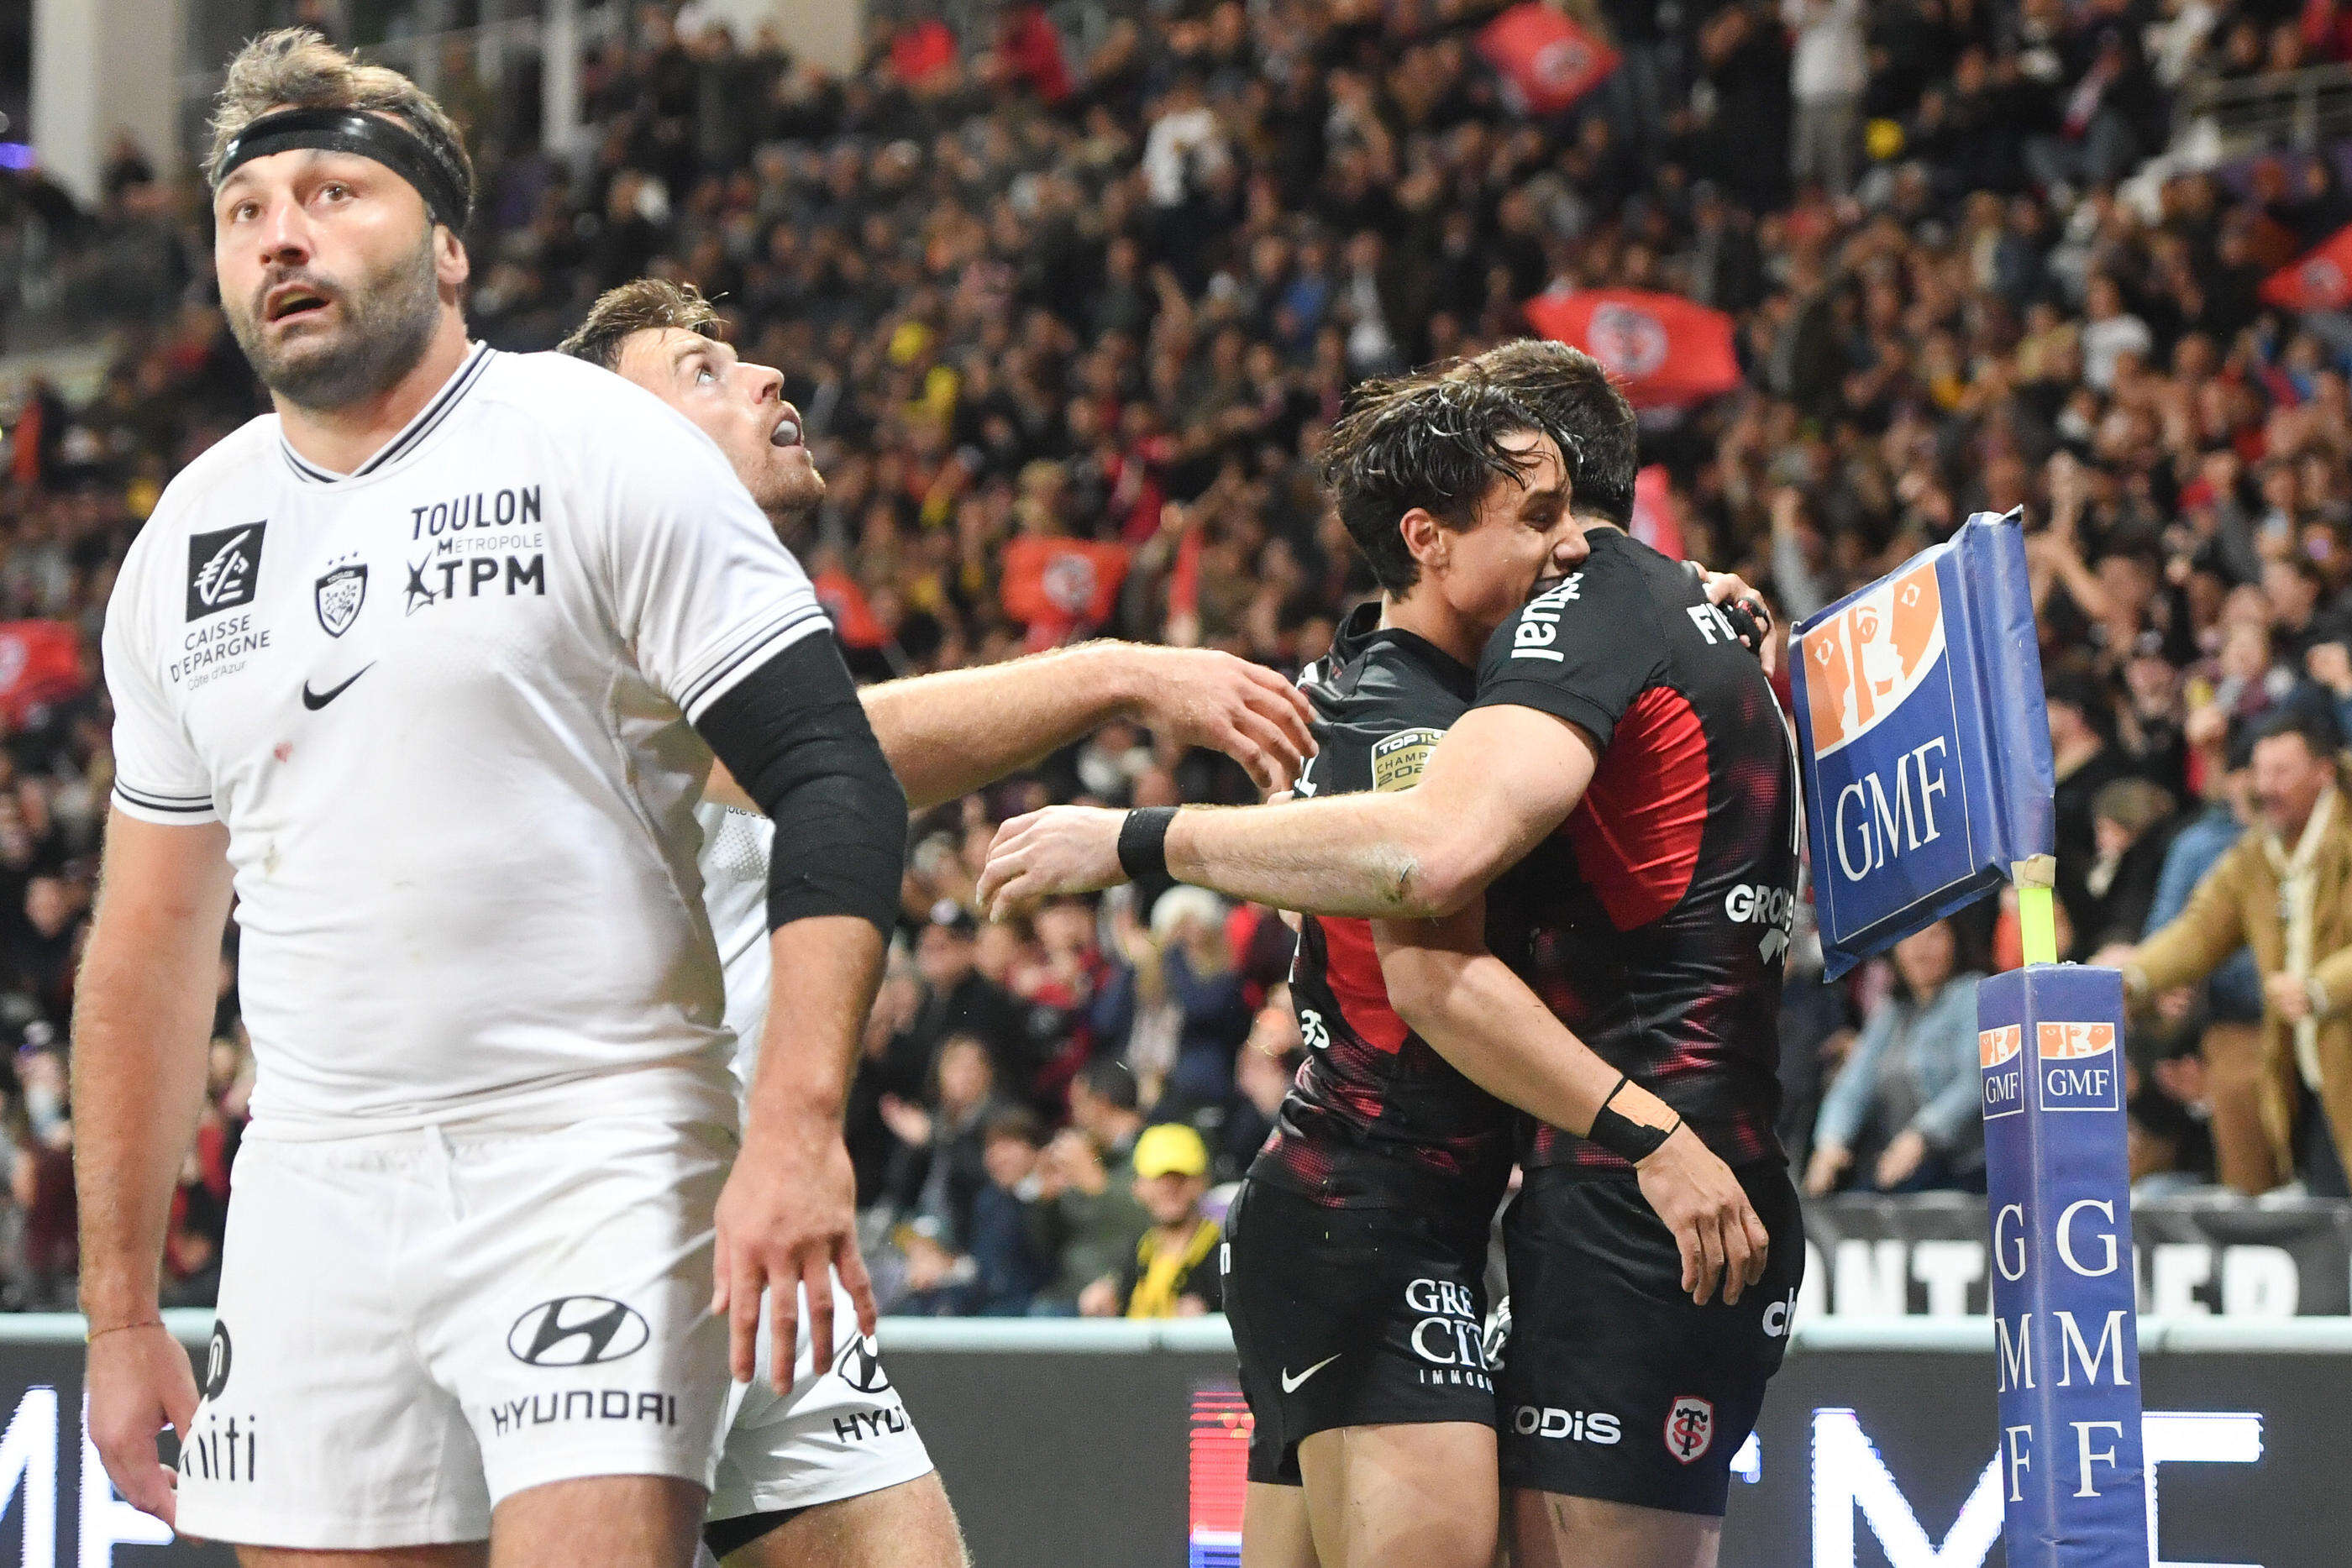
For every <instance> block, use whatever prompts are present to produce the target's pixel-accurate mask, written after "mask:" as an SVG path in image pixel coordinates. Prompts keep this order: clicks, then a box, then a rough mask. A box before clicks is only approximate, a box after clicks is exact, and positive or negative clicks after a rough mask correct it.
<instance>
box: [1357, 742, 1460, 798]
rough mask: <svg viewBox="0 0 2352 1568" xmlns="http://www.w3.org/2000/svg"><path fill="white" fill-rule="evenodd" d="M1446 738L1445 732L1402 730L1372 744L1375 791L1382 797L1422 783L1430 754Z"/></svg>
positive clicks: (1373, 784)
mask: <svg viewBox="0 0 2352 1568" xmlns="http://www.w3.org/2000/svg"><path fill="white" fill-rule="evenodd" d="M1444 738H1445V732H1444V730H1442V729H1401V730H1399V731H1397V732H1396V733H1395V734H1394V735H1391V736H1389V737H1385V738H1383V739H1381V740H1378V741H1375V742H1373V744H1372V788H1373V789H1376V790H1379V791H1381V792H1382V793H1388V792H1391V791H1394V790H1398V789H1412V787H1413V786H1414V785H1416V784H1418V783H1420V782H1421V770H1422V769H1423V768H1426V767H1427V766H1428V765H1429V754H1430V752H1431V751H1432V750H1433V749H1435V747H1436V746H1437V743H1438V742H1439V741H1441V740H1443V739H1444Z"/></svg>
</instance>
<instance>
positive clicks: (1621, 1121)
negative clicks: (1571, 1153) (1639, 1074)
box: [1584, 1072, 1683, 1166]
mask: <svg viewBox="0 0 2352 1568" xmlns="http://www.w3.org/2000/svg"><path fill="white" fill-rule="evenodd" d="M1629 1082H1632V1080H1631V1079H1629V1078H1627V1077H1626V1076H1625V1075H1624V1074H1623V1073H1622V1072H1621V1073H1619V1074H1618V1075H1617V1087H1616V1088H1614V1089H1612V1090H1611V1091H1609V1099H1608V1100H1603V1101H1602V1102H1601V1109H1600V1110H1598V1111H1595V1112H1594V1113H1592V1130H1591V1132H1589V1133H1587V1134H1584V1136H1585V1138H1586V1140H1587V1141H1589V1142H1591V1143H1593V1144H1597V1145H1600V1146H1601V1148H1604V1149H1606V1150H1608V1151H1609V1152H1610V1153H1611V1154H1612V1155H1616V1156H1617V1157H1618V1158H1619V1159H1621V1160H1623V1161H1624V1162H1626V1163H1627V1164H1628V1165H1636V1166H1638V1165H1640V1164H1641V1163H1642V1162H1643V1160H1646V1159H1648V1158H1649V1157H1650V1156H1651V1155H1654V1154H1656V1153H1657V1152H1658V1151H1659V1150H1660V1149H1661V1148H1664V1146H1665V1142H1666V1140H1667V1139H1668V1138H1671V1137H1673V1136H1674V1135H1675V1132H1676V1131H1678V1130H1679V1129H1680V1128H1681V1126H1682V1124H1683V1119H1682V1118H1681V1117H1680V1116H1677V1117H1675V1124H1674V1125H1673V1126H1671V1127H1645V1126H1643V1125H1642V1124H1640V1123H1639V1122H1635V1121H1632V1120H1629V1119H1628V1118H1626V1117H1625V1116H1622V1115H1620V1114H1619V1113H1617V1112H1614V1111H1612V1110H1611V1109H1610V1108H1609V1104H1610V1101H1612V1100H1614V1099H1616V1098H1617V1096H1618V1094H1619V1093H1620V1092H1622V1091H1623V1089H1624V1087H1625V1085H1626V1084H1627V1083H1629Z"/></svg>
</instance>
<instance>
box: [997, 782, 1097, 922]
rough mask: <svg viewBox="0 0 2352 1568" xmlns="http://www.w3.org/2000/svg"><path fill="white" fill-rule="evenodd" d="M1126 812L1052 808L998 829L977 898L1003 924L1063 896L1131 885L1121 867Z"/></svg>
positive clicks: (1033, 812)
mask: <svg viewBox="0 0 2352 1568" xmlns="http://www.w3.org/2000/svg"><path fill="white" fill-rule="evenodd" d="M1126 818H1127V813H1126V812H1124V811H1109V810H1102V809H1101V808H1099V807H1094V806H1048V807H1046V808H1045V810H1042V811H1032V812H1030V813H1029V814H1028V815H1026V816H1022V817H1015V818H1013V820H1012V821H1009V822H1007V823H1005V824H1004V825H1003V827H1001V828H999V829H997V830H996V841H995V842H993V843H992V844H991V845H989V848H988V864H987V865H986V867H984V868H983V869H982V872H981V873H980V888H979V893H978V899H979V904H980V906H981V908H982V910H983V911H985V912H986V913H987V915H988V917H989V918H990V919H992V920H1002V919H1003V918H1004V917H1005V916H1007V915H1013V914H1015V913H1017V912H1018V911H1020V910H1022V909H1023V908H1025V907H1026V906H1028V905H1030V904H1034V903H1036V902H1037V901H1038V900H1039V899H1043V898H1051V897H1053V896H1055V894H1071V893H1099V892H1101V891H1102V890H1103V889H1104V888H1106V887H1114V886H1116V885H1118V883H1122V882H1125V881H1126V880H1127V874H1126V873H1124V872H1122V871H1121V870H1120V869H1119V864H1118V830H1119V827H1120V824H1121V823H1123V822H1124V821H1126Z"/></svg>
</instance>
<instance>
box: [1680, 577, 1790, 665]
mask: <svg viewBox="0 0 2352 1568" xmlns="http://www.w3.org/2000/svg"><path fill="white" fill-rule="evenodd" d="M1691 565H1692V566H1693V567H1696V569H1697V570H1698V580H1699V586H1700V587H1701V588H1702V589H1703V590H1704V591H1706V601H1707V602H1708V603H1709V604H1712V605H1714V606H1716V607H1717V609H1719V610H1722V611H1723V612H1725V613H1726V615H1727V616H1728V617H1729V619H1730V621H1731V624H1732V629H1733V630H1734V631H1736V632H1738V634H1739V640H1740V642H1741V643H1745V644H1746V645H1747V648H1748V652H1749V653H1753V654H1755V655H1756V656H1757V658H1758V659H1759V660H1760V661H1762V663H1763V665H1764V673H1765V674H1768V675H1769V674H1775V673H1776V672H1777V670H1778V668H1779V665H1780V643H1781V641H1782V639H1781V638H1780V637H1779V636H1776V635H1775V634H1774V630H1775V627H1776V625H1777V622H1775V621H1774V619H1773V615H1772V607H1771V606H1770V605H1769V604H1768V603H1766V602H1765V601H1764V596H1763V595H1762V594H1760V593H1759V592H1757V591H1756V590H1755V589H1753V588H1750V587H1749V586H1748V580H1747V579H1746V578H1743V577H1741V576H1740V575H1739V574H1738V572H1732V571H1709V570H1706V568H1705V567H1703V566H1700V565H1699V564H1698V562H1696V561H1693V562H1692V563H1691Z"/></svg>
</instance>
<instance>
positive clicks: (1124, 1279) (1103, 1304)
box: [1078, 1122, 1224, 1318]
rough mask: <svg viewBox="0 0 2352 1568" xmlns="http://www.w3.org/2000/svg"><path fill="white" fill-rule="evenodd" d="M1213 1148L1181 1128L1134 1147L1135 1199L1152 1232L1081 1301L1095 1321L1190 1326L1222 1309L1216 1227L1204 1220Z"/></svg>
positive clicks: (1170, 1125) (1173, 1126) (1150, 1132)
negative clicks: (1175, 1321)
mask: <svg viewBox="0 0 2352 1568" xmlns="http://www.w3.org/2000/svg"><path fill="white" fill-rule="evenodd" d="M1208 1190H1209V1146H1208V1145H1206V1144H1204V1143H1202V1141H1201V1134H1198V1133H1196V1132H1194V1131H1193V1130H1192V1128H1190V1127H1188V1126H1186V1125H1184V1124H1182V1123H1181V1122H1162V1123H1160V1124H1159V1125H1158V1126H1156V1127H1147V1128H1145V1129H1144V1132H1143V1135H1142V1136H1141V1137H1140V1138H1139V1139H1137V1140H1136V1145H1135V1197H1136V1201H1137V1202H1139V1203H1140V1204H1141V1205H1142V1206H1143V1207H1144V1209H1145V1211H1146V1212H1147V1213H1149V1214H1150V1216H1151V1228H1150V1229H1148V1230H1146V1231H1145V1232H1144V1233H1143V1236H1142V1238H1141V1239H1139V1240H1138V1241H1137V1242H1136V1244H1135V1246H1134V1248H1133V1249H1132V1250H1131V1251H1130V1252H1129V1254H1128V1257H1127V1259H1126V1260H1125V1262H1124V1263H1123V1264H1122V1265H1121V1267H1120V1269H1119V1271H1118V1274H1117V1275H1116V1276H1114V1277H1112V1278H1109V1279H1104V1280H1097V1281H1095V1282H1094V1283H1093V1284H1091V1285H1089V1286H1087V1289H1086V1291H1085V1293H1084V1294H1082V1295H1081V1296H1080V1297H1079V1298H1078V1311H1079V1312H1082V1313H1083V1314H1085V1315H1086V1316H1087V1317H1090V1318H1110V1317H1129V1318H1192V1317H1199V1316H1200V1315H1201V1314H1202V1313H1203V1312H1220V1311H1223V1307H1224V1278H1223V1275H1222V1274H1221V1273H1220V1272H1219V1270H1218V1264H1219V1260H1218V1246H1217V1243H1218V1241H1219V1240H1220V1239H1221V1238H1220V1235H1219V1232H1218V1228H1217V1222H1216V1221H1215V1220H1213V1219H1211V1218H1209V1217H1208V1216H1207V1215H1205V1214H1203V1213H1202V1212H1201V1199H1202V1197H1205V1196H1206V1195H1207V1193H1208Z"/></svg>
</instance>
